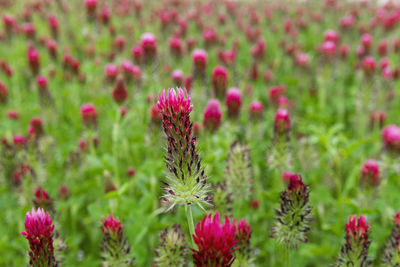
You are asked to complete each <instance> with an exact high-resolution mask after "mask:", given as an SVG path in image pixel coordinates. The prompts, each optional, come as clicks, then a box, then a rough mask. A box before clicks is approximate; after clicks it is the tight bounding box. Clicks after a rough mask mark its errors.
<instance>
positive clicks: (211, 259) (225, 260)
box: [192, 212, 237, 267]
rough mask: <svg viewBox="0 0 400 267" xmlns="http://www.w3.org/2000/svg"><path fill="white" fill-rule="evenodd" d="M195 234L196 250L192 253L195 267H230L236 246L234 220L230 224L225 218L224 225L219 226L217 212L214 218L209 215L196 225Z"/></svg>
mask: <svg viewBox="0 0 400 267" xmlns="http://www.w3.org/2000/svg"><path fill="white" fill-rule="evenodd" d="M195 232H196V234H195V235H194V236H193V238H194V242H195V243H196V245H197V248H198V249H197V250H194V249H192V251H193V261H194V264H195V265H196V266H197V267H206V266H219V267H222V266H224V267H229V266H231V265H232V263H233V261H234V260H235V255H234V251H235V249H236V244H237V240H236V239H235V234H236V222H235V219H233V221H232V222H230V221H229V219H228V217H225V222H224V224H221V223H220V219H219V213H218V212H216V213H215V215H214V218H212V214H209V215H206V216H205V217H204V218H203V220H202V221H201V222H199V223H198V224H197V225H196V230H195Z"/></svg>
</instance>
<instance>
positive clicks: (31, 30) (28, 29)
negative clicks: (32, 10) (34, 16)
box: [22, 23, 36, 38]
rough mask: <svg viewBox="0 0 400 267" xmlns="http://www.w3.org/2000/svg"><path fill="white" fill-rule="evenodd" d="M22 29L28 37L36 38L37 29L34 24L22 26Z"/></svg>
mask: <svg viewBox="0 0 400 267" xmlns="http://www.w3.org/2000/svg"><path fill="white" fill-rule="evenodd" d="M22 29H23V30H24V33H25V35H26V37H28V38H35V35H36V29H35V25H34V24H33V23H25V24H24V25H22Z"/></svg>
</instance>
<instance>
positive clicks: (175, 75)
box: [171, 69, 184, 86]
mask: <svg viewBox="0 0 400 267" xmlns="http://www.w3.org/2000/svg"><path fill="white" fill-rule="evenodd" d="M171 78H172V81H173V82H174V84H175V85H176V86H182V85H183V79H184V74H183V71H182V70H180V69H177V70H174V71H173V72H172V73H171Z"/></svg>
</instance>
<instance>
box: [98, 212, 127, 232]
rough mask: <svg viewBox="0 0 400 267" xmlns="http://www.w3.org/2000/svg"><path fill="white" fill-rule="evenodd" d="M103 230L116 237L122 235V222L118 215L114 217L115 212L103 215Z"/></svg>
mask: <svg viewBox="0 0 400 267" xmlns="http://www.w3.org/2000/svg"><path fill="white" fill-rule="evenodd" d="M102 219H103V220H102V225H101V231H102V232H103V234H104V235H111V236H115V237H122V230H123V228H122V224H121V222H120V221H119V219H118V217H117V218H114V216H113V214H112V213H110V214H108V215H107V217H102Z"/></svg>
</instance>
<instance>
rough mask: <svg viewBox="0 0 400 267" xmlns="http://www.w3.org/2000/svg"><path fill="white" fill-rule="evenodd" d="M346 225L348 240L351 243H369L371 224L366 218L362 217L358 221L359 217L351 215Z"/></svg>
mask: <svg viewBox="0 0 400 267" xmlns="http://www.w3.org/2000/svg"><path fill="white" fill-rule="evenodd" d="M345 225H346V240H347V242H349V243H351V242H353V241H356V242H357V243H358V242H361V241H364V242H367V241H368V234H369V223H367V220H366V218H365V217H364V216H362V215H361V216H360V217H359V218H358V220H357V215H355V214H354V215H350V217H349V221H348V222H347V223H346V224H345Z"/></svg>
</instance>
